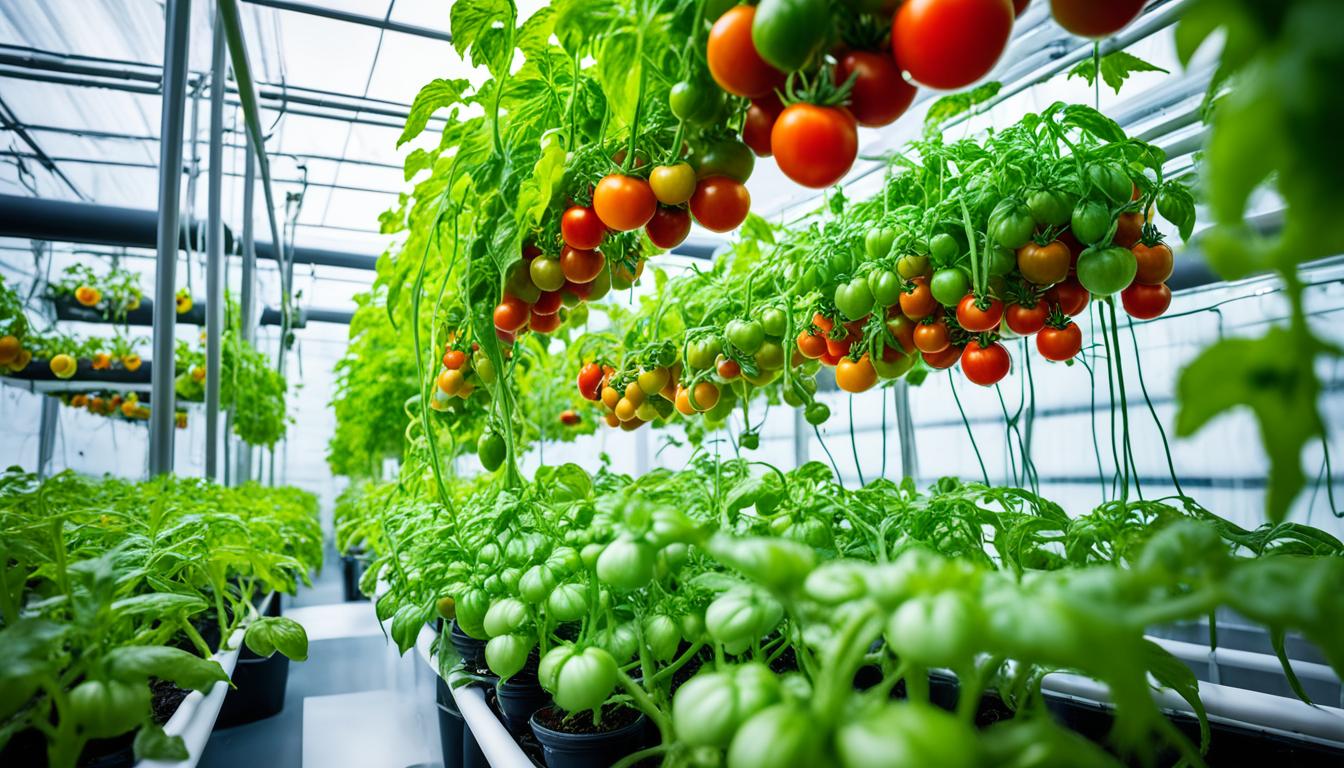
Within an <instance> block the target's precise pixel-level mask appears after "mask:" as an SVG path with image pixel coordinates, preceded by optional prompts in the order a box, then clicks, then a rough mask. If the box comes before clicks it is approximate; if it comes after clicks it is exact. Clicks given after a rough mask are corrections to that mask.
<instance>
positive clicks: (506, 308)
mask: <svg viewBox="0 0 1344 768" xmlns="http://www.w3.org/2000/svg"><path fill="white" fill-rule="evenodd" d="M530 314H531V307H529V306H528V305H527V304H526V303H524V302H523V300H522V299H520V298H518V297H516V296H510V295H509V294H507V293H506V294H504V298H502V299H500V300H499V304H498V306H496V307H495V328H496V329H498V330H501V331H504V332H505V333H515V332H517V330H518V329H519V328H522V327H523V326H524V325H526V324H527V319H528V316H529V315H530Z"/></svg>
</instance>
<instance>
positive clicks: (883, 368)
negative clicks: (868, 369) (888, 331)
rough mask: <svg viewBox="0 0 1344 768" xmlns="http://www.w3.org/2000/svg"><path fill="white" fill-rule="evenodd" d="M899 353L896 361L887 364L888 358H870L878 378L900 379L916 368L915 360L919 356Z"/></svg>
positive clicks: (880, 356) (881, 356)
mask: <svg viewBox="0 0 1344 768" xmlns="http://www.w3.org/2000/svg"><path fill="white" fill-rule="evenodd" d="M897 352H899V353H900V354H898V355H897V356H896V359H895V360H892V361H891V362H887V359H886V357H884V356H883V355H878V356H876V357H871V358H869V359H870V361H871V362H872V364H873V370H874V371H877V375H878V376H881V377H882V378H884V379H899V378H900V377H902V376H904V375H905V374H907V373H909V372H910V369H911V368H914V367H915V360H916V358H917V357H918V355H916V354H914V353H909V354H907V353H905V352H903V351H901V350H899V349H898V350H897Z"/></svg>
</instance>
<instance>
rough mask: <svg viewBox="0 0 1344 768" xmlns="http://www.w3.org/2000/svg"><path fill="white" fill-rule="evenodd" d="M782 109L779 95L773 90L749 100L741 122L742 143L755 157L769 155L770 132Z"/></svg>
mask: <svg viewBox="0 0 1344 768" xmlns="http://www.w3.org/2000/svg"><path fill="white" fill-rule="evenodd" d="M783 111H784V105H783V104H780V103H779V97H778V96H776V95H775V94H774V93H773V92H771V93H767V94H766V95H764V96H762V97H760V98H759V99H752V100H751V106H750V107H749V108H747V119H746V122H744V123H742V143H743V144H746V145H747V146H748V147H751V151H752V152H755V153H756V156H757V157H769V156H770V155H771V151H772V150H771V148H770V132H771V131H772V130H774V127H775V121H776V120H778V119H779V113H780V112H783Z"/></svg>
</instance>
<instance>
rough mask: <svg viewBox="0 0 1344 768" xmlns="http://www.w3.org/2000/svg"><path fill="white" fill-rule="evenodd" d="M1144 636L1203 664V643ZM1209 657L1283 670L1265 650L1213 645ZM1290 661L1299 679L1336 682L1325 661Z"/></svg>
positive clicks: (1206, 654)
mask: <svg viewBox="0 0 1344 768" xmlns="http://www.w3.org/2000/svg"><path fill="white" fill-rule="evenodd" d="M1148 639H1149V640H1151V641H1153V642H1154V643H1157V644H1158V645H1160V646H1162V647H1163V648H1165V649H1167V650H1168V651H1169V652H1171V655H1172V656H1175V657H1176V658H1178V659H1181V660H1182V661H1188V662H1192V663H1195V664H1203V663H1205V662H1207V661H1208V660H1209V646H1207V645H1203V644H1201V643H1187V642H1184V641H1182V640H1168V639H1167V638H1165V637H1152V636H1149V637H1148ZM1213 660H1214V662H1215V663H1216V664H1219V665H1221V666H1225V667H1231V668H1233V669H1245V670H1251V671H1253V672H1268V673H1270V674H1280V675H1281V674H1283V665H1281V664H1280V663H1279V659H1278V657H1276V656H1271V655H1269V654H1267V653H1255V652H1254V651H1239V650H1236V649H1235V648H1217V649H1215V650H1214V652H1213ZM1292 663H1293V672H1294V673H1295V674H1296V675H1297V676H1298V677H1299V678H1301V679H1303V680H1314V681H1317V682H1321V683H1336V684H1338V683H1339V677H1337V676H1336V675H1335V671H1334V670H1333V669H1331V668H1330V667H1329V666H1327V665H1325V664H1318V663H1316V662H1313V661H1297V660H1296V659H1293V660H1292Z"/></svg>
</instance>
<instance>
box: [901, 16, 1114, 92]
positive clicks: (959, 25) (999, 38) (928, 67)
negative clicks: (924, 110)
mask: <svg viewBox="0 0 1344 768" xmlns="http://www.w3.org/2000/svg"><path fill="white" fill-rule="evenodd" d="M1082 1H1083V2H1088V3H1093V2H1095V1H1096V0H1082ZM1097 4H1098V5H1104V4H1105V3H1097ZM1012 34H1013V6H1012V5H1011V4H1010V3H1009V2H1008V0H906V2H904V3H902V4H901V7H900V8H899V9H897V11H896V17H895V20H894V21H893V23H892V27H891V48H892V51H893V53H894V54H895V56H896V63H897V64H900V65H901V69H904V70H905V71H906V72H909V73H910V77H911V78H913V79H914V81H915V82H917V83H919V84H921V85H927V86H928V87H930V88H940V89H943V90H952V89H956V88H965V87H966V86H968V85H970V84H971V83H974V82H975V81H976V80H979V79H980V78H982V77H984V76H985V75H987V74H989V71H990V70H991V69H993V68H994V64H995V63H996V62H998V60H999V57H1000V56H1002V55H1003V50H1004V48H1006V47H1007V46H1008V38H1010V37H1012Z"/></svg>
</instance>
